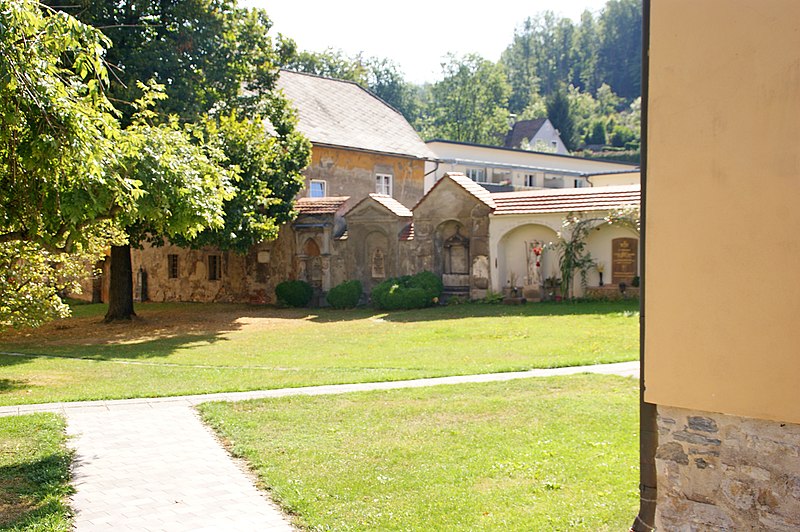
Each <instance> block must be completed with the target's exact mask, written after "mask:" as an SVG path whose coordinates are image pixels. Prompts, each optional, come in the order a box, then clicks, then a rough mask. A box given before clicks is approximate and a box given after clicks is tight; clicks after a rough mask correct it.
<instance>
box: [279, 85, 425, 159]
mask: <svg viewBox="0 0 800 532" xmlns="http://www.w3.org/2000/svg"><path fill="white" fill-rule="evenodd" d="M277 86H278V88H280V89H283V92H284V94H285V95H286V97H287V98H288V99H289V101H291V102H292V104H293V106H294V108H295V109H297V116H298V129H299V130H300V131H301V132H302V133H303V134H304V135H305V136H306V137H308V139H309V140H310V141H311V143H312V144H325V145H329V146H340V147H344V148H352V149H358V150H366V151H373V152H380V153H387V154H392V155H402V156H406V157H414V158H418V159H435V158H436V155H434V153H433V152H432V151H431V150H430V149H429V148H428V147H427V146H426V145H425V143H424V142H422V140H421V139H420V138H419V135H417V132H416V131H414V128H412V127H411V125H410V124H409V123H408V121H407V120H406V119H405V118H404V117H403V115H402V114H400V113H399V112H398V111H396V110H395V109H394V108H392V107H391V106H390V105H389V104H387V103H386V102H384V101H383V100H381V99H380V98H378V97H377V96H375V95H374V94H372V93H371V92H369V91H367V90H365V89H363V88H361V87H360V86H359V85H358V84H356V83H353V82H350V81H343V80H338V79H331V78H323V77H319V76H313V75H310V74H301V73H298V72H290V71H288V70H282V71H281V73H280V77H279V78H278V83H277Z"/></svg>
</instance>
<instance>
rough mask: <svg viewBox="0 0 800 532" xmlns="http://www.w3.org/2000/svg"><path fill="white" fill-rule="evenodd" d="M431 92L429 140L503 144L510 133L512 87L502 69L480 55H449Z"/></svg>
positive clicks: (425, 133) (427, 129) (426, 132)
mask: <svg viewBox="0 0 800 532" xmlns="http://www.w3.org/2000/svg"><path fill="white" fill-rule="evenodd" d="M442 71H443V73H444V79H443V80H442V81H439V82H438V83H436V84H434V85H433V87H432V89H431V102H430V104H429V108H428V115H429V116H428V117H429V120H430V122H429V124H428V125H427V127H426V128H425V129H424V130H423V135H424V136H425V137H427V138H445V139H448V140H455V141H459V142H473V143H477V144H500V143H501V142H502V140H503V138H504V136H505V133H506V131H507V130H508V108H507V104H508V96H509V94H510V92H511V88H510V86H509V84H508V81H507V80H506V76H505V72H504V70H503V68H502V67H501V66H500V65H498V64H496V63H492V62H491V61H487V60H486V59H483V58H482V57H480V56H479V55H475V54H471V55H466V56H464V57H457V56H455V55H452V54H450V55H448V56H447V62H445V63H443V64H442Z"/></svg>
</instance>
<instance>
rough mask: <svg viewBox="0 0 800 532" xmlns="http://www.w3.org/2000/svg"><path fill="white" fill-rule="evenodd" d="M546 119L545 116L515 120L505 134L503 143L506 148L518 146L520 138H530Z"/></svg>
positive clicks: (520, 141) (520, 142)
mask: <svg viewBox="0 0 800 532" xmlns="http://www.w3.org/2000/svg"><path fill="white" fill-rule="evenodd" d="M546 121H547V119H546V118H536V119H534V120H520V121H519V122H516V123H515V124H514V125H513V126H512V127H511V129H510V130H509V131H508V133H507V134H506V140H505V142H504V144H503V145H504V146H505V147H506V148H519V147H520V145H521V144H522V140H523V139H528V140H531V139H532V138H533V137H535V136H536V133H538V132H539V130H540V129H542V126H543V125H544V123H545V122H546Z"/></svg>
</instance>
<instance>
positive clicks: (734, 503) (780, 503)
mask: <svg viewBox="0 0 800 532" xmlns="http://www.w3.org/2000/svg"><path fill="white" fill-rule="evenodd" d="M658 413H659V416H658V427H659V446H658V452H657V454H656V467H657V469H658V510H657V512H658V514H657V518H656V519H657V520H656V525H657V527H658V529H659V530H676V531H687V532H688V531H701V530H731V531H734V530H770V531H790V530H791V531H797V530H800V425H793V424H790V423H779V422H776V421H767V420H760V419H750V418H741V417H736V416H728V415H723V414H712V413H708V412H697V411H691V410H684V409H680V408H673V407H665V406H659V407H658Z"/></svg>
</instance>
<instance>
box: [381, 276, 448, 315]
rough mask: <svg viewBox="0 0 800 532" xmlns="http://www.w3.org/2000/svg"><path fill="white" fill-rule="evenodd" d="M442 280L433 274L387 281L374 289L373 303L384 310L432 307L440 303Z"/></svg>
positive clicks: (442, 287)
mask: <svg viewBox="0 0 800 532" xmlns="http://www.w3.org/2000/svg"><path fill="white" fill-rule="evenodd" d="M443 289H444V286H443V285H442V280H441V279H440V278H439V276H438V275H436V274H434V273H432V272H427V271H426V272H420V273H418V274H416V275H406V276H403V277H396V278H392V279H387V280H385V281H383V282H382V283H380V284H378V285H376V286H375V288H373V289H372V303H373V304H374V305H375V307H376V308H379V309H383V310H407V309H412V308H423V307H430V306H431V305H434V304H436V303H438V302H439V297H441V295H442V290H443Z"/></svg>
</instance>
